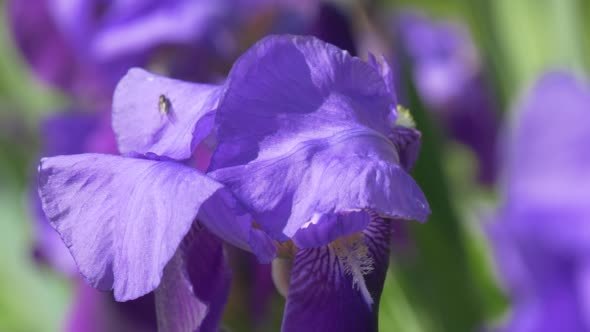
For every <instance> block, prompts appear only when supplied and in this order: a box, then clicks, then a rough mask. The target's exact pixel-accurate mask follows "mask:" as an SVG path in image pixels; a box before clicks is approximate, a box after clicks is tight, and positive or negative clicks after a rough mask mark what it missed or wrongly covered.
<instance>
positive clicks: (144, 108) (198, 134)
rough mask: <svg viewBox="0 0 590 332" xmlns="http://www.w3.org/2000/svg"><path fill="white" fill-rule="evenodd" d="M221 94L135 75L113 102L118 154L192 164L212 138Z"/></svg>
mask: <svg viewBox="0 0 590 332" xmlns="http://www.w3.org/2000/svg"><path fill="white" fill-rule="evenodd" d="M220 89H221V88H220V87H219V86H216V85H207V84H191V83H186V82H182V81H178V80H173V79H169V78H165V77H162V76H158V75H154V74H151V73H149V72H147V71H145V70H142V69H139V68H133V69H131V70H130V71H129V72H128V73H127V75H125V77H123V79H122V80H121V81H120V82H119V85H118V86H117V89H116V90H115V95H114V101H113V129H114V131H115V134H116V135H117V143H118V145H119V151H120V152H121V153H122V154H126V155H145V154H156V155H159V156H165V157H168V158H172V159H176V160H185V159H188V158H190V157H191V155H192V152H193V150H194V149H195V147H196V146H197V144H198V143H199V142H200V141H202V140H203V139H204V138H205V137H207V135H209V134H210V132H211V128H212V125H213V116H214V110H215V108H216V105H217V99H218V96H219V93H220V92H221V90H220Z"/></svg>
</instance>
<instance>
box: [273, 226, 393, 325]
mask: <svg viewBox="0 0 590 332" xmlns="http://www.w3.org/2000/svg"><path fill="white" fill-rule="evenodd" d="M360 239H361V240H362V241H363V242H364V245H365V246H366V248H367V249H368V253H364V254H368V257H365V258H364V259H370V260H371V267H372V268H371V269H366V270H365V271H363V272H361V271H355V269H356V268H357V267H359V266H362V262H360V263H357V262H355V261H354V259H355V258H354V257H352V256H354V255H353V254H350V255H345V254H343V252H342V251H341V249H340V248H338V247H337V245H331V246H327V247H322V248H315V249H303V250H299V251H298V253H297V254H296V256H295V260H294V263H293V267H292V272H291V281H290V286H289V292H288V296H287V306H286V308H285V316H284V318H283V328H282V331H283V332H291V331H302V330H305V331H310V332H314V331H317V332H320V331H342V332H348V331H350V332H353V331H355V332H356V331H366V332H370V331H377V313H378V307H379V298H380V296H381V291H382V290H383V283H384V281H385V272H386V271H387V267H388V265H389V249H390V239H391V227H390V224H389V222H387V221H385V220H383V219H381V218H375V219H373V220H372V221H371V223H370V224H369V226H368V227H367V228H366V230H365V231H364V232H363V233H362V237H361V238H360ZM357 250H359V249H357ZM361 254H362V253H361ZM359 273H361V274H364V275H362V276H360V277H361V278H364V280H358V277H359V276H358V274H359Z"/></svg>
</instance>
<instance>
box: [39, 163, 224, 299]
mask: <svg viewBox="0 0 590 332" xmlns="http://www.w3.org/2000/svg"><path fill="white" fill-rule="evenodd" d="M223 191H224V190H223V187H222V186H221V185H220V184H219V183H216V182H215V181H213V180H211V179H210V178H208V177H206V176H204V175H202V174H201V173H199V172H198V171H196V170H194V169H191V168H189V167H186V166H183V165H181V164H178V163H174V162H166V161H152V160H141V159H131V158H123V157H119V156H108V155H98V154H83V155H73V156H60V157H52V158H45V159H42V160H41V164H40V167H39V195H40V197H41V201H42V204H43V210H44V211H45V214H46V215H47V217H48V218H49V220H50V223H51V224H52V226H53V227H54V228H55V229H56V230H57V231H58V232H59V233H60V235H61V237H62V239H63V240H64V242H65V243H66V245H67V246H68V248H69V249H70V252H71V253H72V255H73V257H74V259H75V261H76V263H77V265H78V267H79V269H80V272H81V273H82V275H83V276H84V277H85V278H86V279H87V281H88V282H89V283H90V284H91V285H92V286H94V287H96V288H99V289H102V290H110V289H114V293H115V298H116V299H117V300H119V301H125V300H130V299H134V298H137V297H139V296H141V295H143V294H146V293H148V292H150V291H152V290H153V289H154V288H156V287H157V286H158V284H159V283H160V279H161V276H162V270H163V269H164V266H165V265H166V263H167V262H168V261H169V260H170V258H171V257H172V255H173V254H174V252H175V251H176V249H177V247H178V244H179V243H180V241H181V240H182V238H183V237H184V236H185V234H186V233H187V232H188V230H189V228H190V226H191V224H192V223H193V221H194V220H195V218H197V217H198V214H199V212H200V210H202V208H203V206H204V204H205V203H207V205H208V206H211V204H212V203H211V202H216V203H215V206H216V208H217V209H219V210H226V209H231V207H230V208H228V207H226V206H225V204H226V203H225V202H226V197H225V196H224V197H223V198H219V197H218V196H219V195H221V194H220V192H221V193H222V192H223ZM222 196H223V195H222ZM204 209H208V208H206V207H205V208H204ZM207 215H211V213H210V212H208V214H207ZM218 217H219V219H217V220H216V221H217V222H218V223H225V224H226V225H232V224H234V223H235V219H231V218H235V217H234V216H233V215H230V214H224V215H219V216H218ZM226 217H227V218H230V220H225V219H223V218H226Z"/></svg>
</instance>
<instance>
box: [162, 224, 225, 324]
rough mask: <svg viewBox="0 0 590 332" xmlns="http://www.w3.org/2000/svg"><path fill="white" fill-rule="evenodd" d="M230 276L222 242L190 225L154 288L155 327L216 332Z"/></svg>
mask: <svg viewBox="0 0 590 332" xmlns="http://www.w3.org/2000/svg"><path fill="white" fill-rule="evenodd" d="M230 279H231V275H230V271H229V267H228V265H227V263H226V259H225V255H224V252H223V246H222V244H221V242H220V241H219V240H218V239H217V238H215V237H214V236H213V235H211V234H210V233H209V232H207V231H206V230H205V229H203V228H200V227H199V226H198V225H195V226H193V229H191V231H190V232H189V233H188V234H187V236H186V237H185V239H184V240H183V242H182V244H181V245H180V248H179V250H178V251H177V253H176V255H175V256H174V257H173V258H172V260H171V261H170V262H169V263H168V265H167V266H166V268H165V270H164V278H163V279H162V283H161V284H160V286H159V287H158V288H157V289H156V308H157V311H158V330H159V331H161V332H184V331H195V332H209V331H211V332H217V331H218V330H219V322H220V320H221V314H222V312H223V308H224V306H225V302H226V301H227V298H228V295H229V287H230Z"/></svg>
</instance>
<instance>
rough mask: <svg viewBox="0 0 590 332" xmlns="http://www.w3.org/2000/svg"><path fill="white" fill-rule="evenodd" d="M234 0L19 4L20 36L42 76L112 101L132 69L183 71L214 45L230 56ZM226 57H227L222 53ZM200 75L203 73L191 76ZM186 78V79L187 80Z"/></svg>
mask: <svg viewBox="0 0 590 332" xmlns="http://www.w3.org/2000/svg"><path fill="white" fill-rule="evenodd" d="M230 4H231V3H230V1H229V0H220V1H207V0H175V1H166V2H162V1H154V0H139V1H113V2H107V1H102V0H73V1H72V0H24V1H23V0H18V1H16V0H15V1H11V2H10V4H9V18H10V21H11V26H12V31H13V34H14V37H15V40H16V43H17V44H18V46H19V48H20V49H21V50H22V52H23V54H24V56H25V58H26V59H27V61H28V62H29V63H30V64H31V65H32V67H33V69H34V70H35V71H36V73H38V74H39V76H40V77H41V78H42V79H44V80H46V81H48V82H49V83H52V84H54V85H55V86H57V87H60V88H63V89H65V90H66V91H67V92H68V93H70V94H72V95H74V96H85V97H87V96H92V97H96V96H98V97H99V98H101V99H104V98H108V96H110V95H111V94H112V89H113V88H114V85H115V84H116V82H117V81H118V80H119V79H120V78H121V77H122V76H123V74H124V73H125V71H126V70H127V69H128V68H129V67H131V66H138V65H143V66H146V65H154V66H158V67H161V66H162V64H161V63H160V62H162V60H163V59H164V58H166V57H167V58H169V59H170V61H172V62H173V63H167V64H166V68H165V69H166V70H172V71H174V70H175V69H177V68H178V67H183V68H184V69H186V66H182V65H181V64H180V63H179V62H182V60H188V59H187V55H188V54H191V55H192V56H193V58H191V62H192V63H193V66H192V67H196V68H199V66H198V63H195V61H194V57H197V56H198V55H203V53H205V51H204V50H205V49H206V48H207V47H203V46H204V45H208V46H210V47H211V48H214V47H217V48H218V50H219V51H220V52H222V49H221V48H223V47H226V48H227V47H230V46H228V45H220V42H219V41H222V42H223V41H227V40H228V38H227V37H225V38H224V37H223V36H224V35H225V34H226V33H227V31H226V30H227V29H228V28H227V27H226V26H227V25H228V22H229V21H230V19H231V18H230V16H229V13H231V11H230V10H229V8H230ZM218 54H219V53H218ZM190 72H191V73H192V72H195V70H191V71H190ZM184 75H186V73H184Z"/></svg>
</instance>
